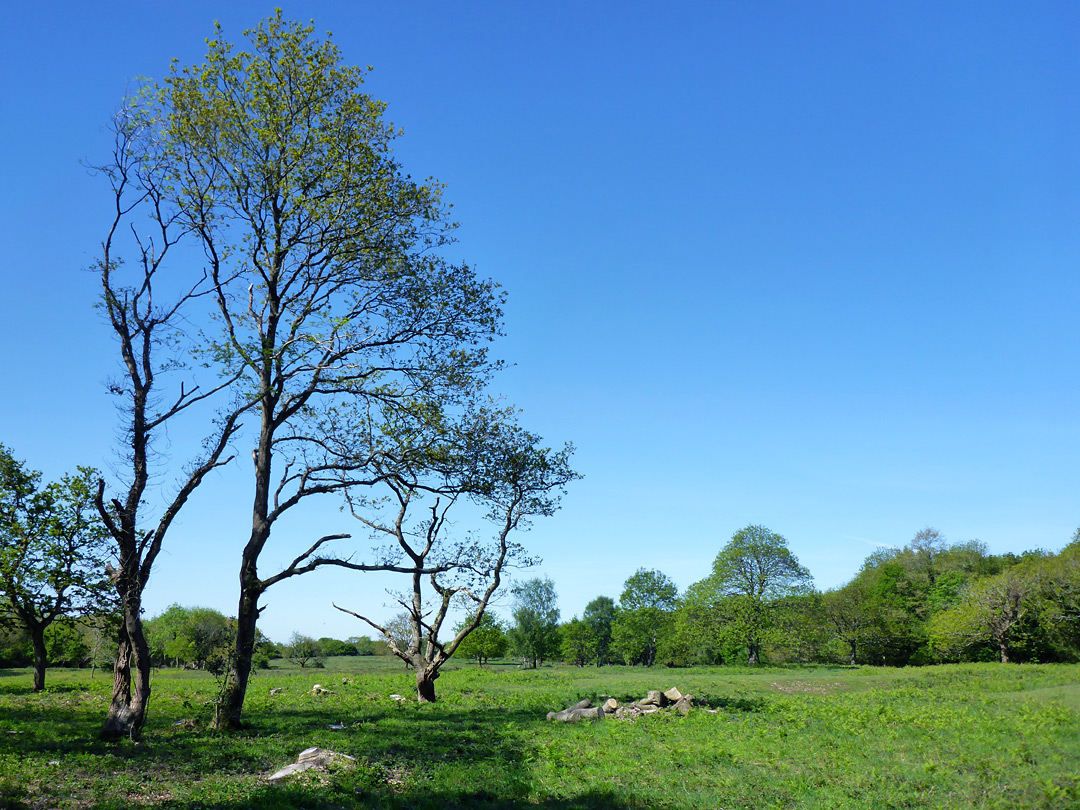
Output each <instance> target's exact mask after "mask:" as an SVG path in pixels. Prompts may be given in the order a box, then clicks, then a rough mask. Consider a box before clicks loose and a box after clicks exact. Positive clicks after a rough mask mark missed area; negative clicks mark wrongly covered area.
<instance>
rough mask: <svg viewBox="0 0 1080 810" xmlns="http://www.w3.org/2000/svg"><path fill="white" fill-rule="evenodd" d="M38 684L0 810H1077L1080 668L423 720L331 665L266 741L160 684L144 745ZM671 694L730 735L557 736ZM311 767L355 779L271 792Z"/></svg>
mask: <svg viewBox="0 0 1080 810" xmlns="http://www.w3.org/2000/svg"><path fill="white" fill-rule="evenodd" d="M344 681H348V682H344ZM30 683H31V677H30V673H29V671H27V670H7V671H0V807H5V808H6V807H11V808H54V807H55V808H82V809H88V808H101V809H102V810H104V809H105V808H142V807H145V808H184V809H185V810H195V808H211V807H213V808H230V810H240V809H241V808H300V807H303V808H309V809H310V810H315V809H317V808H351V807H363V808H395V809H398V808H445V807H451V808H453V807H477V808H510V807H539V808H549V809H554V808H559V809H560V810H562V809H568V808H578V807H581V808H589V807H591V808H638V807H641V808H710V810H716V809H717V808H725V810H734V809H735V808H749V807H754V808H781V807H783V808H821V809H822V810H824V809H825V808H829V809H830V810H831V809H833V808H866V809H867V810H871V808H873V810H878V809H879V808H916V807H927V808H930V807H933V808H946V807H948V808H1021V807H1023V808H1028V807H1030V808H1080V667H1078V666H1056V665H1046V666H1001V665H997V664H979V665H962V666H940V667H928V668H924V669H903V670H898V669H878V668H859V669H848V668H826V667H822V668H768V667H763V668H758V669H741V668H726V667H725V668H709V669H692V670H673V669H659V668H655V669H651V670H645V669H640V668H637V669H630V668H623V667H610V668H604V669H600V670H596V669H584V670H582V669H576V668H570V667H556V668H544V669H541V670H538V671H521V670H518V669H516V668H515V667H512V666H509V665H501V666H499V665H496V666H492V667H490V668H487V669H485V670H479V669H477V668H475V667H474V666H470V665H465V666H462V667H461V668H459V669H454V670H452V671H448V672H446V673H445V674H444V676H443V677H442V678H440V679H439V682H438V687H439V695H440V700H439V702H438V703H436V704H429V705H418V704H416V703H414V702H411V701H410V702H405V703H402V702H398V701H395V700H392V699H391V698H390V697H389V696H390V695H391V694H393V693H398V694H401V695H406V696H409V697H411V696H412V694H413V692H412V686H411V680H410V676H409V674H408V673H407V672H405V671H404V669H402V668H401V667H400V665H399V664H397V663H396V662H394V661H392V660H390V659H383V658H362V659H356V658H354V659H332V660H331V661H330V662H328V665H327V669H325V670H300V669H296V668H280V669H274V670H271V671H270V672H262V673H259V675H258V676H257V677H256V678H255V679H254V681H253V683H252V687H251V690H250V691H249V699H248V704H247V707H246V712H247V719H248V721H249V723H250V725H249V727H248V728H247V729H246V730H245V731H244V732H242V733H238V734H231V735H219V734H215V733H214V732H212V731H210V730H208V729H207V728H206V722H205V721H206V720H207V718H208V717H209V716H210V702H211V701H212V700H213V696H214V694H215V682H214V680H213V678H211V677H209V676H207V675H205V674H203V673H193V672H176V671H171V670H163V671H161V672H158V673H157V674H156V675H155V680H154V694H153V697H152V700H151V707H150V709H151V711H150V720H149V723H148V727H147V729H146V735H145V740H144V741H143V742H141V743H138V744H133V743H131V742H124V743H121V744H105V743H101V742H98V741H97V740H96V736H95V735H96V732H97V728H98V725H99V724H100V722H101V720H102V718H103V716H104V712H105V705H106V702H107V697H108V688H109V684H110V678H108V677H107V676H103V675H102V674H101V673H98V675H97V677H96V678H93V679H92V678H91V677H90V675H89V673H87V672H80V671H74V670H56V671H50V673H49V677H48V684H49V685H48V688H47V691H45V692H44V693H41V694H37V695H35V694H33V693H32V692H31V691H30ZM314 683H320V684H322V685H323V686H324V687H327V688H329V689H331V690H332V691H333V692H334V694H331V695H325V696H322V697H315V696H313V695H311V694H310V692H309V690H310V688H311V686H312V685H313V684H314ZM671 686H677V687H678V688H679V689H681V690H682V691H684V692H690V693H692V694H694V695H695V696H697V697H698V698H699V699H700V700H701V701H702V702H703V703H704V704H706V705H707V706H708V707H711V708H712V709H714V710H715V713H712V712H708V711H704V710H698V711H695V712H694V713H692V714H691V715H690V716H689V717H686V718H682V717H679V716H677V715H675V716H653V717H644V718H640V719H638V720H636V721H632V722H627V721H620V720H612V719H608V720H605V721H603V722H601V723H588V724H579V725H566V724H556V723H548V722H546V721H545V714H546V713H547V712H548V711H551V710H554V709H560V708H564V707H566V706H568V705H570V704H571V703H574V702H575V701H577V700H579V699H581V698H584V697H587V698H590V699H593V700H597V699H600V698H604V697H606V696H609V695H610V696H613V697H615V698H617V699H619V700H620V701H628V700H631V699H634V698H637V697H641V696H643V695H644V694H645V692H646V691H647V690H648V689H651V688H659V689H666V688H668V687H671ZM277 687H281V689H282V691H281V692H280V693H279V694H277V695H273V696H272V695H270V690H271V689H274V688H277ZM186 719H197V720H199V721H200V722H199V724H198V725H196V726H195V727H194V728H191V727H189V726H187V725H175V724H176V723H178V722H179V721H183V720H186ZM331 725H344V728H343V729H332V728H331ZM309 746H320V747H323V748H329V749H331V750H334V751H338V752H341V753H345V754H348V755H350V756H353V757H355V758H356V763H355V765H354V766H352V767H345V768H335V769H333V770H331V771H330V772H323V773H310V772H309V773H308V774H305V775H303V776H301V777H298V778H296V779H295V780H292V781H289V782H285V783H282V784H278V785H271V784H268V783H267V782H266V780H265V776H266V775H267V774H269V773H271V772H273V771H274V770H276V769H277V768H279V767H281V766H283V765H285V764H287V763H289V762H292V761H294V760H295V759H296V756H297V754H298V753H299V752H300V751H301V750H303V749H304V748H307V747H309Z"/></svg>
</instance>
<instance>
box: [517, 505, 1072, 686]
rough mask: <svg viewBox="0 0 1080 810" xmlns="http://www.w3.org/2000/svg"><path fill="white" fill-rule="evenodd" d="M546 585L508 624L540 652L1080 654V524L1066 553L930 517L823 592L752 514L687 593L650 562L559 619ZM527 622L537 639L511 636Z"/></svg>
mask: <svg viewBox="0 0 1080 810" xmlns="http://www.w3.org/2000/svg"><path fill="white" fill-rule="evenodd" d="M539 585H540V583H539V581H534V583H533V585H532V586H531V587H539ZM547 586H548V588H549V592H548V593H547V595H546V596H545V598H544V600H543V601H542V604H543V605H544V609H545V610H546V611H547V613H546V618H545V619H544V621H543V622H541V624H542V625H543V628H544V629H543V630H542V631H538V630H535V629H531V628H534V626H535V624H536V622H537V619H538V617H539V614H538V613H536V612H530V611H529V610H525V606H524V603H523V602H519V603H518V604H517V605H516V607H515V614H514V616H515V622H516V623H515V625H514V627H513V628H511V630H510V632H509V635H508V638H509V639H510V640H511V645H510V648H511V649H513V650H515V652H517V653H518V654H521V655H523V656H525V657H527V658H529V660H530V661H532V662H534V663H535V661H536V660H537V659H543V658H548V659H552V658H561V659H562V660H564V661H567V662H572V663H575V664H578V665H580V666H584V665H586V664H596V665H597V666H602V665H603V664H605V663H614V662H618V663H625V664H643V665H646V666H650V665H652V664H654V663H664V664H668V665H678V666H687V665H693V664H719V663H736V662H742V663H747V664H756V663H759V662H760V661H762V660H764V659H768V660H771V661H774V662H789V661H798V662H811V661H830V662H845V663H850V664H887V665H892V666H906V665H909V664H926V663H934V662H942V661H960V660H998V661H1001V662H1007V661H1014V660H1016V661H1075V660H1078V658H1080V531H1078V532H1077V535H1076V536H1075V537H1074V538H1073V540H1072V542H1071V543H1070V544H1069V545H1068V546H1066V547H1065V548H1064V549H1063V550H1062V551H1061V552H1059V553H1057V554H1053V553H1048V552H1044V551H1029V552H1025V553H1024V554H1021V555H1015V554H1003V555H992V554H989V553H988V552H987V550H986V547H985V546H984V545H983V544H981V543H979V542H975V541H972V542H963V543H949V542H948V541H947V540H946V539H945V538H944V537H943V536H942V535H941V534H940V533H939V532H937V531H935V530H934V529H924V530H922V531H920V532H918V533H917V534H916V535H915V536H914V538H912V541H911V542H910V543H909V544H908V545H907V546H905V547H904V548H901V549H881V550H879V551H877V552H875V553H874V554H872V555H870V556H869V557H868V558H867V560H866V561H865V562H864V564H863V566H862V568H861V569H860V571H859V572H858V574H857V575H856V576H855V577H854V578H853V579H852V580H851V582H849V583H847V584H846V585H844V586H843V587H840V588H836V589H833V590H830V591H826V592H824V593H822V592H819V591H816V590H815V589H814V588H813V587H812V584H811V578H810V575H809V572H808V571H807V570H806V569H805V568H803V567H802V566H801V565H800V564H799V562H798V560H797V559H796V558H795V557H794V556H793V555H792V554H791V552H790V550H789V548H788V545H787V541H786V539H785V538H783V537H782V536H780V535H778V534H776V533H774V532H771V531H769V530H768V529H766V528H765V527H763V526H748V527H746V528H744V529H741V530H740V531H738V532H736V533H735V535H734V536H733V537H732V539H731V541H730V542H729V543H728V544H727V545H725V546H724V548H723V549H722V550H721V551H720V553H719V554H718V555H717V557H716V560H715V561H714V563H713V567H712V572H711V574H710V575H709V576H708V577H706V578H705V579H703V580H701V581H699V582H696V583H694V584H693V585H691V586H690V587H689V588H687V590H686V591H685V593H683V594H681V595H679V594H678V591H677V589H676V586H675V584H674V583H673V582H672V581H671V580H670V579H669V578H668V577H666V576H665V575H664V574H663V573H661V572H659V571H650V570H645V569H642V570H639V571H638V572H637V573H635V574H634V575H633V576H631V577H630V578H629V579H628V580H627V581H626V583H625V585H624V589H623V592H622V595H621V597H620V599H619V602H618V603H617V604H616V603H615V601H614V600H613V599H611V598H609V597H606V596H600V597H597V598H596V599H595V600H593V601H592V602H590V603H589V605H588V606H587V607H586V609H585V611H584V613H583V614H582V616H581V617H580V618H576V617H575V618H573V619H571V620H570V621H568V622H565V623H563V624H561V625H559V624H558V623H557V615H558V614H557V611H554V612H553V608H552V606H553V605H554V604H555V602H554V589H553V587H551V586H550V582H549V583H547ZM526 592H528V589H527V588H526V589H523V590H522V593H526ZM519 611H523V612H522V613H519ZM523 616H526V617H527V619H526V621H524V622H523V621H521V618H520V617H523ZM522 634H525V635H528V636H529V637H530V638H531V639H533V644H534V646H531V647H527V646H525V645H516V644H514V643H513V639H515V637H520V636H521V635H522Z"/></svg>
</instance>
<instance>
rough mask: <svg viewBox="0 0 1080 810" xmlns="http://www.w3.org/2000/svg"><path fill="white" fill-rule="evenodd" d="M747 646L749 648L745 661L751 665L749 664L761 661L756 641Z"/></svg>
mask: <svg viewBox="0 0 1080 810" xmlns="http://www.w3.org/2000/svg"><path fill="white" fill-rule="evenodd" d="M749 648H750V649H749V653H748V655H747V656H746V663H747V664H749V665H751V666H753V665H755V664H760V663H761V656H760V654H759V653H758V645H757V644H756V643H754V642H751V643H750V645H749Z"/></svg>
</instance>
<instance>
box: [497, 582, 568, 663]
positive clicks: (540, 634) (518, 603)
mask: <svg viewBox="0 0 1080 810" xmlns="http://www.w3.org/2000/svg"><path fill="white" fill-rule="evenodd" d="M513 592H514V608H513V617H514V626H513V627H511V628H510V631H509V633H508V636H509V639H510V647H511V649H512V650H513V651H514V653H515V654H517V655H519V656H521V659H522V661H523V662H527V663H529V664H530V665H531V666H532V668H533V669H536V668H537V666H539V664H541V663H542V662H543V661H544V660H546V659H550V658H552V657H554V656H555V655H556V654H557V653H558V650H559V607H558V600H559V598H558V595H557V594H556V593H555V583H554V582H552V581H551V579H550V578H547V577H545V578H544V579H530V580H526V581H525V582H522V583H520V584H519V585H517V586H515V587H514V591H513Z"/></svg>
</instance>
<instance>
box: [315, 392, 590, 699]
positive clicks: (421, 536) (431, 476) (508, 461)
mask: <svg viewBox="0 0 1080 810" xmlns="http://www.w3.org/2000/svg"><path fill="white" fill-rule="evenodd" d="M424 410H425V412H426V414H427V416H426V418H425V420H424V421H423V422H422V423H420V424H419V425H417V424H415V423H414V424H410V425H401V426H400V428H401V429H402V431H403V432H398V431H396V430H386V431H385V435H384V439H383V441H384V442H386V444H382V445H380V446H379V447H377V448H375V447H372V446H371V445H369V447H371V448H372V451H373V452H371V454H370V457H369V460H368V463H369V464H371V465H372V466H373V468H374V469H375V471H376V473H377V477H378V478H379V479H380V480H381V482H382V485H383V487H385V489H386V490H388V491H389V493H390V496H389V498H388V499H387V501H388V502H389V503H390V505H391V508H390V509H389V510H388V512H389V514H386V513H383V514H379V510H378V506H379V504H380V502H379V501H373V500H370V499H363V500H360V499H357V498H356V496H354V495H351V494H350V495H349V501H350V504H351V506H352V511H353V515H354V517H356V518H357V519H358V520H359V521H361V523H363V524H364V525H366V526H368V528H370V529H371V530H372V532H373V533H374V534H375V535H376V536H382V537H389V538H392V540H393V542H392V544H390V545H388V546H386V547H384V548H382V549H380V550H379V551H378V553H377V556H378V557H379V558H380V559H379V560H377V561H375V562H372V563H356V562H353V561H352V560H340V559H326V558H320V559H318V560H317V561H316V562H317V564H333V565H339V566H342V567H345V568H351V569H354V570H358V571H392V572H397V573H402V574H407V575H408V576H409V579H410V580H411V588H410V589H409V590H407V591H405V592H403V593H400V594H397V601H398V603H399V604H400V605H401V606H402V607H403V608H405V611H406V616H407V618H408V622H409V633H408V639H407V641H406V640H402V639H400V638H398V637H397V636H398V634H397V633H393V632H391V631H390V628H388V627H385V626H380V625H379V624H377V623H375V622H373V621H371V619H369V618H366V617H364V616H360V615H359V614H356V613H353V612H352V611H350V610H346V609H345V608H339V609H340V610H344V611H345V612H346V613H349V614H351V615H353V616H357V618H360V619H362V620H363V621H365V622H367V623H368V624H369V625H371V626H372V627H374V628H375V629H376V630H378V631H379V632H380V633H381V634H382V635H383V636H384V638H386V640H387V642H388V644H389V645H390V649H391V650H392V651H393V653H394V654H395V655H397V656H398V657H399V658H401V659H402V660H404V661H405V662H406V663H407V664H409V665H411V666H412V667H414V668H415V670H416V690H417V699H418V700H420V701H422V702H426V701H433V700H435V679H436V678H437V677H438V675H439V669H440V668H441V667H442V666H443V664H445V663H446V661H447V660H449V658H450V656H452V655H453V654H454V652H455V651H456V650H457V649H458V647H459V645H460V644H461V643H462V642H463V641H464V640H465V639H466V638H467V637H468V636H469V635H470V634H471V633H473V632H474V631H475V630H476V629H477V628H478V627H479V626H480V623H481V622H482V621H483V617H484V612H485V611H486V609H487V607H488V605H489V604H490V602H491V599H492V597H493V596H494V594H495V592H496V590H497V589H498V587H499V585H500V584H501V582H502V577H503V574H504V573H505V571H506V570H507V569H509V568H513V567H527V566H530V565H532V564H534V563H535V560H534V559H533V558H532V557H531V556H529V554H528V553H527V552H526V550H525V548H524V547H523V546H522V545H520V544H519V543H516V542H514V540H513V535H514V533H515V532H517V531H518V530H522V529H526V528H528V526H529V522H530V520H531V519H532V518H533V517H536V516H548V515H551V514H554V512H555V510H556V509H557V508H558V506H559V502H560V499H561V496H562V493H563V488H564V487H565V485H566V484H567V483H568V482H570V481H572V480H573V479H574V478H576V477H577V475H576V473H574V472H573V470H571V469H570V466H569V457H570V454H571V452H572V448H570V447H569V446H567V447H565V448H564V449H562V450H560V451H557V452H555V451H552V450H550V449H548V448H545V447H542V446H541V445H540V441H539V437H537V436H536V435H534V434H532V433H529V432H528V431H525V430H523V429H521V428H520V427H518V426H517V425H516V424H515V423H514V421H513V412H512V410H511V409H503V410H491V409H488V408H479V409H469V410H468V411H466V412H465V413H464V414H463V415H461V416H460V418H459V419H457V420H448V419H447V417H446V415H445V413H443V411H442V408H441V406H440V405H439V404H438V403H434V402H428V403H425V405H424ZM432 498H434V500H432ZM421 504H426V506H427V508H426V510H425V511H426V514H424V513H423V512H422V513H421V514H424V516H423V517H422V518H421V517H418V516H416V507H417V506H418V505H421ZM459 505H460V506H464V507H466V508H468V507H469V506H471V507H473V510H475V508H476V507H479V508H480V509H482V510H484V512H483V513H482V514H483V515H484V517H485V518H486V521H485V522H486V523H487V524H488V525H489V526H490V527H491V531H492V533H493V535H494V536H493V537H492V538H491V539H490V540H489V541H486V542H484V541H481V540H478V539H477V536H476V535H471V536H469V535H466V536H465V537H464V538H456V539H455V538H453V537H451V536H448V534H449V531H450V526H451V524H450V522H449V520H448V518H449V516H450V515H451V510H452V509H453V508H454V507H455V506H459ZM472 514H473V515H474V516H475V515H476V512H475V511H472ZM454 604H457V605H460V606H463V607H464V608H465V610H466V612H467V616H468V618H467V619H466V620H465V622H464V623H463V624H461V625H459V627H458V629H457V631H456V632H455V633H454V635H453V636H452V637H451V638H449V639H444V638H442V637H441V636H440V633H441V632H442V628H443V625H444V623H445V621H446V618H447V615H448V612H449V610H450V608H451V606H452V605H454ZM335 607H336V606H335Z"/></svg>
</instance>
